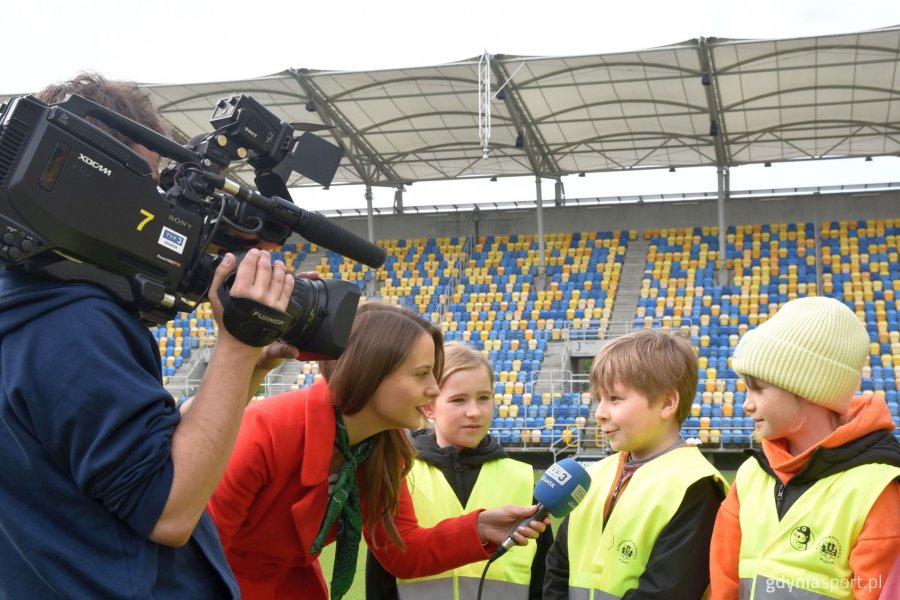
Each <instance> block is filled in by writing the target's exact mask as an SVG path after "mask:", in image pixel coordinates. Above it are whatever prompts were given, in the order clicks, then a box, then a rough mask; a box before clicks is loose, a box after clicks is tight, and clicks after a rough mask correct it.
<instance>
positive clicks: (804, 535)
mask: <svg viewBox="0 0 900 600" xmlns="http://www.w3.org/2000/svg"><path fill="white" fill-rule="evenodd" d="M815 544H816V536H814V535H813V532H812V529H810V528H809V527H807V526H806V525H800V526H799V527H795V528H794V530H793V531H792V532H791V548H793V549H794V550H800V551H801V552H802V551H804V550H809V548H810V547H813V548H814V547H815Z"/></svg>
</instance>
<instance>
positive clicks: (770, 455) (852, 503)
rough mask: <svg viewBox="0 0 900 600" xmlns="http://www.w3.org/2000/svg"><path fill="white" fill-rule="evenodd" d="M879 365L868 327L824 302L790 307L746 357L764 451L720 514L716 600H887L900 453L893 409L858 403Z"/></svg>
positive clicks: (898, 541) (753, 336) (897, 537)
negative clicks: (865, 372)
mask: <svg viewBox="0 0 900 600" xmlns="http://www.w3.org/2000/svg"><path fill="white" fill-rule="evenodd" d="M868 354H869V336H868V334H867V333H866V330H865V327H864V326H863V325H862V323H860V320H859V318H858V317H857V316H856V315H855V314H854V313H853V311H851V310H850V309H849V308H847V307H846V306H845V305H844V304H843V303H841V302H839V301H838V300H835V299H832V298H822V297H809V298H800V299H797V300H792V301H790V302H788V303H787V304H785V305H784V306H782V307H781V309H780V310H779V311H778V312H777V313H776V314H775V316H774V317H772V318H771V319H769V320H768V321H766V322H765V323H763V324H761V325H760V326H759V327H757V328H756V329H754V330H752V331H750V332H748V333H746V334H745V335H744V337H743V338H742V339H741V342H740V343H739V344H738V346H737V348H735V351H734V358H733V366H734V370H735V371H737V372H738V373H739V374H741V375H742V376H743V377H744V380H745V382H746V384H747V389H748V393H747V399H746V400H745V401H744V410H745V412H746V413H747V414H748V415H750V416H751V417H752V418H753V420H754V421H755V423H756V434H757V435H758V437H760V438H762V451H757V450H751V451H749V453H750V454H751V458H749V459H747V461H746V462H745V463H744V464H743V465H742V466H741V468H740V469H739V470H738V473H737V477H736V478H735V481H734V485H733V486H732V487H731V491H730V492H729V495H728V497H727V498H726V500H725V502H724V503H723V504H722V508H721V509H720V511H719V515H718V518H717V520H716V527H715V531H714V533H713V541H712V560H711V567H710V571H711V575H712V585H711V590H710V591H711V593H710V598H712V599H714V600H725V599H728V600H733V599H741V600H749V599H751V598H753V599H755V598H779V599H781V598H803V599H804V600H809V599H817V598H822V599H826V598H847V599H850V598H856V599H862V600H875V599H876V598H882V599H883V600H888V598H887V596H882V594H881V592H882V586H883V585H884V582H885V578H886V577H887V574H888V572H889V571H890V569H891V566H892V565H893V564H894V561H895V560H896V558H897V555H898V553H900V484H898V481H897V478H898V477H900V444H898V443H897V440H896V439H894V436H893V430H894V422H893V420H892V419H891V414H890V411H889V410H888V408H887V405H886V404H885V402H884V400H883V399H882V398H881V397H880V396H868V397H862V398H854V397H853V392H854V390H856V389H857V386H858V385H859V381H860V375H861V372H862V367H863V365H864V364H865V362H866V358H867V357H868ZM896 598H897V597H896V596H890V599H891V600H895V599H896Z"/></svg>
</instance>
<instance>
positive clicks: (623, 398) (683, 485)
mask: <svg viewBox="0 0 900 600" xmlns="http://www.w3.org/2000/svg"><path fill="white" fill-rule="evenodd" d="M697 379H698V377H697V358H696V354H695V353H694V350H693V348H692V347H691V345H690V343H689V342H688V341H687V340H686V339H685V338H683V337H676V336H672V335H669V334H667V333H664V332H660V331H657V330H642V331H637V332H634V333H631V334H629V335H626V336H623V337H621V338H618V339H616V340H614V341H612V342H610V343H609V344H607V345H606V346H604V347H603V349H602V350H601V351H600V353H599V354H598V355H597V356H596V358H595V359H594V363H593V365H592V366H591V392H592V393H593V395H594V397H595V398H597V400H598V401H599V403H598V405H597V412H596V418H597V423H598V427H599V428H600V429H602V431H603V433H604V435H605V436H606V440H607V441H608V443H609V445H610V447H611V448H612V449H613V450H614V451H615V453H614V454H612V455H611V456H609V457H607V458H605V459H603V460H601V461H600V462H597V463H595V464H593V465H591V466H590V467H589V468H588V472H589V473H590V474H591V478H592V484H591V490H590V492H589V493H588V495H587V497H586V498H585V500H584V501H583V502H582V503H581V504H580V505H579V507H578V508H577V509H575V511H574V512H573V513H572V514H571V515H569V516H568V517H567V518H566V520H565V521H563V523H562V525H561V527H560V530H559V532H558V533H557V536H556V539H555V541H554V543H553V546H552V547H551V549H550V552H549V553H548V555H547V570H546V574H545V578H544V598H545V599H551V600H552V599H556V598H592V597H593V598H621V597H623V596H625V595H626V593H628V592H630V593H631V594H630V595H634V596H635V597H640V598H642V599H650V598H658V599H660V600H662V599H666V600H671V599H672V598H678V599H679V600H693V599H699V598H702V597H703V595H704V594H705V593H706V590H707V587H708V585H709V569H708V565H709V540H710V536H711V535H712V529H713V524H714V522H715V518H716V512H717V510H718V508H719V505H720V503H721V502H722V499H723V498H724V497H725V492H726V488H727V484H726V483H725V481H724V479H723V478H722V476H721V475H720V474H719V472H718V471H716V469H715V468H713V466H712V465H711V464H710V463H709V462H708V461H707V460H706V459H705V458H704V457H703V455H702V454H701V453H700V452H699V451H698V450H697V448H696V447H695V446H692V445H688V444H686V443H685V441H684V440H683V439H682V438H681V436H680V433H679V432H680V430H681V423H682V422H683V421H684V419H685V418H686V417H687V416H688V414H689V412H690V408H691V404H692V403H693V401H694V396H695V395H696V392H697Z"/></svg>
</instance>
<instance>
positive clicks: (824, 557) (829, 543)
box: [819, 535, 841, 565]
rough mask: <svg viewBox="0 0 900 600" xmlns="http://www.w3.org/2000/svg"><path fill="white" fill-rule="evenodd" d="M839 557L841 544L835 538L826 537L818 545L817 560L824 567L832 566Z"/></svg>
mask: <svg viewBox="0 0 900 600" xmlns="http://www.w3.org/2000/svg"><path fill="white" fill-rule="evenodd" d="M840 557H841V543H840V542H838V541H837V538H835V537H832V536H830V535H829V536H827V537H826V538H824V539H823V540H822V543H821V544H819V560H820V561H822V562H823V563H825V564H826V565H833V564H834V561H836V560H837V559H839V558H840Z"/></svg>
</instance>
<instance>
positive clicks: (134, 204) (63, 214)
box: [0, 94, 385, 359]
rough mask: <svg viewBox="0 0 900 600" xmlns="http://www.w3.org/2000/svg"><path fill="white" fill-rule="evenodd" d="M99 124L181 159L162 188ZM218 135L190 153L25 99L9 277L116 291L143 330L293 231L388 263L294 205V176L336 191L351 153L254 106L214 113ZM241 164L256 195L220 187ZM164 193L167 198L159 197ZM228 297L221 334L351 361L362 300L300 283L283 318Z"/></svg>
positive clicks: (15, 112) (1, 164)
mask: <svg viewBox="0 0 900 600" xmlns="http://www.w3.org/2000/svg"><path fill="white" fill-rule="evenodd" d="M88 118H92V119H96V120H97V121H99V122H102V123H103V124H104V125H106V126H108V127H110V128H112V129H114V130H116V131H118V132H120V133H122V134H123V135H124V136H126V137H128V138H129V139H131V140H133V141H134V142H136V143H138V144H141V145H143V146H145V147H147V148H149V149H151V150H153V151H155V152H157V153H159V154H160V155H161V156H165V157H168V158H169V159H171V161H172V162H171V163H170V164H169V165H168V166H167V167H166V168H165V169H163V171H162V173H161V175H160V181H159V185H157V182H156V181H155V179H154V176H153V171H152V170H151V168H150V165H149V164H148V163H147V161H146V160H145V159H144V158H142V157H141V156H140V155H139V154H138V153H136V152H135V151H134V150H133V149H132V148H131V147H129V146H128V145H126V144H123V143H122V142H120V141H119V140H117V139H115V138H114V137H113V136H111V135H109V134H108V133H107V132H106V131H103V130H102V129H101V128H99V127H97V126H95V125H94V124H92V123H91V122H90V121H89V120H87V119H88ZM210 123H211V124H212V125H213V127H214V128H215V130H214V131H212V132H211V133H208V134H204V135H201V136H197V137H196V138H194V139H193V140H191V142H190V143H189V144H188V145H187V146H182V145H179V144H178V143H176V142H174V141H172V140H170V139H168V138H166V137H165V136H162V135H160V134H158V133H156V132H155V131H153V130H151V129H149V128H147V127H144V126H143V125H140V124H138V123H136V122H134V121H132V120H130V119H127V118H125V117H123V116H122V115H120V114H118V113H116V112H114V111H112V110H110V109H108V108H105V107H103V106H100V105H99V104H96V103H94V102H92V101H90V100H87V99H86V98H83V97H81V96H78V95H70V96H68V97H67V98H66V99H65V100H64V101H63V102H60V103H57V104H52V105H47V104H44V103H42V102H41V101H39V100H37V99H36V98H34V97H33V96H20V97H17V98H13V99H11V100H9V101H7V102H5V103H4V104H3V105H2V106H0V264H2V266H3V268H6V269H16V270H23V271H29V272H32V273H35V274H39V275H41V276H45V277H51V278H54V279H59V280H64V281H85V282H89V283H92V284H94V285H98V286H100V287H103V288H104V289H106V290H108V291H109V292H110V293H111V294H112V295H113V296H114V297H115V298H116V300H117V301H118V302H119V303H120V304H121V305H123V306H124V307H125V308H126V309H127V310H129V312H131V313H132V314H134V315H135V316H136V317H138V318H139V319H141V320H142V321H144V322H146V323H148V324H150V323H164V322H166V321H168V320H170V319H172V318H173V317H174V316H175V314H176V313H178V312H182V311H184V312H190V311H192V310H193V309H194V307H195V306H196V304H197V303H198V302H202V301H203V300H204V299H205V298H206V297H207V295H208V293H209V286H210V283H211V281H212V275H213V272H214V271H215V268H216V265H217V264H218V262H219V260H221V258H220V256H221V254H223V253H224V252H225V251H230V252H234V253H236V254H237V255H238V256H240V255H241V254H242V253H243V252H244V251H246V250H248V249H250V248H253V247H257V246H260V245H263V244H265V243H270V244H278V245H280V244H282V243H284V242H285V241H286V240H287V238H288V237H289V236H290V234H291V233H292V232H296V233H298V234H300V235H301V236H303V237H304V238H306V239H307V240H309V241H311V242H314V243H316V244H319V245H321V246H323V247H325V248H328V249H330V250H333V251H335V252H338V253H339V254H342V255H344V256H347V257H349V258H352V259H354V260H356V261H358V262H362V263H364V264H366V265H369V266H371V267H379V266H381V265H382V264H383V263H384V260H385V254H384V250H382V249H381V248H379V247H377V246H375V245H374V244H371V243H369V242H368V241H366V240H364V239H362V238H360V237H358V236H356V235H355V234H353V233H351V232H349V231H347V230H345V229H343V228H342V227H339V226H338V225H336V224H334V223H332V222H330V221H328V220H327V219H325V218H324V217H322V216H321V215H319V214H317V213H313V212H309V211H305V210H303V209H301V208H299V207H298V206H296V205H294V204H293V202H292V201H291V199H290V195H289V193H288V190H287V186H286V183H285V182H286V180H287V177H288V175H289V174H290V173H291V172H292V171H297V172H298V173H300V174H301V175H303V176H305V177H308V178H309V179H312V180H313V181H315V182H316V183H319V184H321V185H325V186H327V185H329V184H330V183H331V180H332V178H333V177H334V174H335V173H336V171H337V168H338V166H339V164H340V161H341V158H342V156H343V150H341V148H339V147H338V146H335V145H334V144H331V143H330V142H327V141H326V140H323V139H322V138H320V137H318V136H315V135H313V134H312V133H310V132H309V131H307V132H306V133H304V134H303V135H301V136H299V137H295V128H294V126H293V125H291V124H289V123H284V122H282V121H281V120H280V119H279V118H278V117H277V116H276V115H274V114H273V113H271V112H270V111H269V110H268V109H266V108H265V107H263V106H262V105H261V104H259V103H258V102H256V101H255V100H254V99H253V98H252V97H250V96H247V95H244V94H235V95H233V96H231V97H229V98H223V99H222V100H220V101H219V103H218V105H217V106H216V108H215V110H214V112H213V116H212V118H211V119H210ZM235 160H246V161H247V162H248V164H250V165H251V166H252V167H253V170H254V175H255V179H254V183H255V184H256V188H257V190H258V191H257V190H254V189H251V188H249V187H246V186H242V185H239V184H237V183H235V182H234V181H232V180H230V179H228V178H227V177H226V176H225V175H223V171H224V170H225V169H226V168H227V167H228V165H229V164H230V163H231V162H232V161H235ZM160 190H162V191H160ZM229 285H230V281H229V282H227V283H226V284H225V285H223V286H222V289H220V290H219V297H220V298H221V299H222V300H223V306H224V308H225V313H224V318H223V321H224V324H225V327H227V328H228V330H229V332H231V333H232V334H233V335H235V336H236V337H238V338H239V339H241V340H242V341H245V342H247V343H251V344H253V345H257V346H262V345H265V344H267V343H270V342H271V341H274V340H276V339H281V340H283V341H285V342H287V343H290V344H292V345H295V346H297V347H298V348H300V350H301V352H302V356H303V357H304V358H309V359H313V358H336V357H338V356H340V354H341V352H343V349H344V347H345V346H346V342H347V339H348V338H349V335H350V328H351V326H352V324H353V319H354V317H355V314H356V307H357V305H358V302H359V296H360V291H359V288H358V287H357V286H356V285H355V284H353V283H350V282H345V281H339V280H315V279H305V278H298V279H297V281H296V283H295V286H294V291H293V294H292V297H291V301H290V303H289V307H288V309H287V311H286V312H281V311H277V310H273V309H270V308H269V307H266V306H264V305H261V304H257V303H255V302H252V301H248V300H247V299H244V298H232V297H231V296H230V294H228V286H229Z"/></svg>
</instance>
